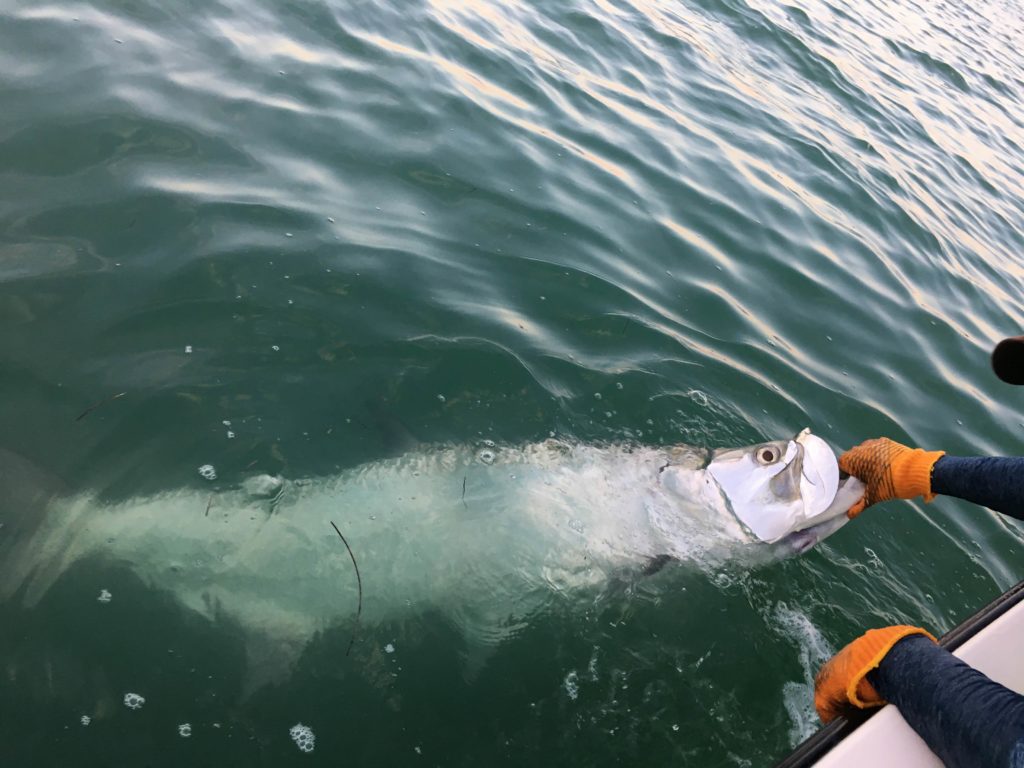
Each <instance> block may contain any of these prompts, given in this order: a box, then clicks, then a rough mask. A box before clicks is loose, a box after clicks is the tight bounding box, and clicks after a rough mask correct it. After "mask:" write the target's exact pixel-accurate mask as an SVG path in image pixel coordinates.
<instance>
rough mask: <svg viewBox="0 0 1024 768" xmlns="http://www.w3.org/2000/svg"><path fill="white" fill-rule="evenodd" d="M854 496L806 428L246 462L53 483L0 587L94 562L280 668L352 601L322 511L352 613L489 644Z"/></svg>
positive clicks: (841, 512)
mask: <svg viewBox="0 0 1024 768" xmlns="http://www.w3.org/2000/svg"><path fill="white" fill-rule="evenodd" d="M862 492H863V486H862V485H861V484H860V482H859V481H857V480H856V479H855V478H843V479H840V478H839V471H838V466H837V464H836V459H835V455H834V454H833V452H832V451H831V449H829V448H828V446H827V445H826V444H825V443H824V441H822V440H821V439H820V438H818V437H816V436H814V435H811V434H809V432H808V431H807V430H805V431H804V432H802V433H800V434H799V435H797V436H796V437H794V438H793V439H792V440H788V441H777V442H771V443H763V444H760V445H757V446H751V447H749V448H744V449H734V450H723V451H715V452H710V453H709V452H708V451H706V450H699V449H692V448H688V447H672V448H661V447H646V446H638V445H605V446H596V445H585V444H574V443H566V442H560V441H555V440H549V441H546V442H543V443H537V444H530V445H527V446H523V447H518V448H510V447H509V448H502V447H495V446H492V445H490V444H486V445H481V446H475V447H465V446H464V447H438V448H434V449H424V450H417V451H414V452H410V453H406V454H404V455H402V456H399V457H397V458H394V459H388V460H383V461H378V462H372V463H369V464H364V465H362V466H358V467H355V468H352V469H350V470H347V471H345V472H343V473H341V474H340V475H337V476H334V477H329V478H314V479H304V480H293V481H286V480H282V479H280V478H276V477H270V476H267V475H257V476H253V477H250V478H248V479H246V480H245V481H244V482H242V483H241V484H240V485H238V486H236V487H229V488H226V487H221V488H220V489H219V490H215V491H214V492H213V493H212V494H211V491H210V489H203V488H188V489H179V490H174V491H168V492H165V493H160V494H157V495H153V496H150V497H144V498H134V499H129V500H126V501H123V502H120V503H115V504H104V503H100V502H99V501H98V499H97V498H96V497H95V496H94V495H91V494H79V495H56V496H54V497H53V498H48V499H47V501H46V506H45V508H44V509H43V510H42V511H41V512H40V511H37V512H36V513H35V514H34V515H31V519H32V524H31V525H30V526H26V525H21V526H20V527H19V526H16V525H8V526H5V528H0V553H2V554H3V557H2V559H0V598H2V599H4V600H8V599H16V600H21V601H23V602H24V603H25V604H26V605H32V604H34V603H35V602H37V601H38V600H39V599H40V598H41V597H42V596H43V595H45V593H46V592H47V590H48V589H49V588H50V587H51V586H52V585H53V584H54V583H55V582H56V580H57V579H58V578H59V577H60V576H61V575H62V574H63V573H65V572H66V571H67V570H68V569H69V568H70V567H71V566H73V565H74V564H75V563H77V562H79V561H82V560H84V559H86V558H105V559H109V560H110V561H112V562H115V563H117V564H119V565H123V566H126V567H128V568H130V569H131V571H133V572H134V573H135V574H136V575H137V576H138V577H139V578H140V579H142V581H144V582H145V583H146V584H148V585H149V586H151V587H153V588H155V589H160V590H164V591H166V592H169V593H170V594H172V595H173V597H174V598H175V599H176V600H177V601H178V602H179V603H180V604H182V605H183V606H185V607H186V608H188V609H191V610H193V611H196V612H198V613H199V614H201V615H204V616H206V617H208V618H209V619H210V620H215V619H224V618H227V619H228V620H230V621H232V622H234V624H235V625H237V626H238V627H240V628H241V629H242V630H243V632H244V635H245V637H246V642H247V645H248V646H249V648H250V654H251V655H252V654H255V656H258V657H260V658H261V659H262V661H261V660H260V659H257V658H255V657H254V658H252V659H251V662H252V663H253V664H265V663H272V664H273V665H275V666H277V667H278V668H280V669H284V668H285V667H287V664H288V661H289V660H290V659H294V658H295V657H296V656H297V655H298V654H299V653H300V652H301V650H302V648H303V647H304V645H305V644H306V643H307V642H308V641H309V640H310V639H311V638H312V637H313V636H314V635H315V634H316V633H317V632H319V631H323V630H326V629H329V628H331V627H332V626H335V625H337V624H339V623H341V622H343V621H345V620H350V619H352V618H353V617H354V615H355V613H356V609H357V605H358V604H359V599H360V595H359V594H357V580H356V578H355V575H354V573H353V565H352V561H351V560H350V558H349V554H348V551H347V550H346V548H345V545H344V544H343V543H342V542H341V541H340V540H339V537H338V535H337V534H336V532H335V530H334V528H333V527H332V525H331V523H332V522H333V523H335V524H336V525H337V526H338V529H339V530H340V531H341V532H342V533H343V534H344V536H345V539H346V540H347V542H348V543H349V544H350V545H351V547H352V552H353V554H354V557H355V558H356V560H357V562H358V566H359V571H360V574H361V578H362V590H361V591H362V603H363V604H362V615H361V620H362V621H363V622H364V623H366V622H374V621H384V620H389V619H392V618H397V617H399V616H401V615H402V614H404V613H410V612H412V611H421V610H424V609H434V610H440V611H443V612H444V613H446V614H447V615H448V616H449V617H450V618H451V620H452V621H453V622H454V623H455V624H456V625H457V626H458V627H459V628H460V629H461V630H462V631H463V632H464V634H465V635H466V636H467V639H468V640H469V642H471V643H479V644H482V645H494V644H496V643H498V642H500V641H501V639H502V638H503V637H505V636H507V635H508V633H512V632H515V631H516V630H517V628H519V627H522V626H523V625H524V624H525V623H526V622H529V620H530V618H531V616H534V615H535V614H536V613H537V612H539V611H543V610H544V609H545V607H546V606H549V605H550V604H551V603H552V601H555V600H559V599H562V598H566V597H571V596H572V595H574V594H580V593H582V592H586V590H587V589H588V588H597V589H600V588H601V587H602V585H605V584H607V583H608V582H609V580H611V579H614V578H617V577H621V576H623V575H626V576H627V577H628V576H630V575H632V576H634V577H636V576H639V574H640V573H642V572H643V570H644V568H645V567H646V566H647V565H648V564H649V563H651V562H658V563H661V562H666V561H668V560H678V561H681V562H684V563H689V564H692V565H693V566H695V567H698V568H704V569H713V568H716V567H719V566H720V565H722V564H724V563H727V562H739V563H741V564H746V563H750V564H759V563H763V562H765V561H767V560H771V559H776V558H780V557H785V556H789V555H793V554H798V553H800V552H803V551H805V550H807V549H809V548H810V547H812V546H814V544H816V543H817V542H818V541H819V540H821V539H822V538H824V537H825V536H827V535H830V534H831V533H832V532H834V531H835V530H838V528H839V527H841V526H842V525H843V523H845V521H846V516H845V511H846V509H848V508H849V506H850V505H852V504H853V502H855V501H856V500H857V499H858V498H859V497H860V495H861V494H862ZM37 497H38V494H37V495H36V496H26V497H25V498H37ZM20 503H21V504H28V503H29V502H28V501H23V502H20ZM2 515H3V516H6V517H10V518H12V520H13V518H14V516H15V515H19V516H20V518H19V519H21V520H23V521H24V520H25V519H26V517H27V513H26V510H25V509H24V508H19V509H16V510H11V509H7V510H6V511H2ZM0 522H4V520H2V519H0ZM5 537H6V538H7V539H8V540H7V541H6V542H5V541H4V538H5ZM254 649H262V650H261V651H259V652H256V651H254ZM271 659H272V660H273V661H272V662H270V661H269V660H271ZM271 676H274V673H271Z"/></svg>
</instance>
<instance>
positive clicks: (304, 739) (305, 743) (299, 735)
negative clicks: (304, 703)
mask: <svg viewBox="0 0 1024 768" xmlns="http://www.w3.org/2000/svg"><path fill="white" fill-rule="evenodd" d="M288 735H289V736H291V737H292V741H294V742H295V746H297V747H298V748H299V749H300V750H301V751H302V752H312V751H313V749H314V747H315V746H316V736H314V735H313V729H312V728H310V727H309V726H308V725H303V724H302V723H296V724H295V725H293V726H292V727H291V728H290V729H289V730H288Z"/></svg>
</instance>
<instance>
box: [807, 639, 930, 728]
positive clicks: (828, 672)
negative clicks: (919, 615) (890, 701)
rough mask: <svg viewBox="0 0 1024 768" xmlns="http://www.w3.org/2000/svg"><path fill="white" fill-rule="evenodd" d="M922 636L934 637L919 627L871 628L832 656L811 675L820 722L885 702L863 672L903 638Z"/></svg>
mask: <svg viewBox="0 0 1024 768" xmlns="http://www.w3.org/2000/svg"><path fill="white" fill-rule="evenodd" d="M910 635H924V636H925V637H927V638H929V639H930V640H931V641H932V642H935V638H934V637H932V635H931V634H930V633H928V632H926V631H925V630H923V629H921V628H920V627H910V626H905V625H897V626H894V627H885V628H883V629H871V630H868V631H867V632H865V633H864V634H863V635H861V636H860V637H858V638H857V639H856V640H854V641H853V642H852V643H850V644H849V645H847V646H846V647H845V648H843V650H841V651H840V652H839V653H837V654H836V655H835V656H833V657H832V658H831V659H829V660H828V662H826V663H825V665H824V666H823V667H822V668H821V669H820V670H818V675H817V677H815V678H814V708H815V709H816V710H818V717H820V718H821V719H822V721H823V722H826V723H830V722H832V721H833V720H835V719H836V718H837V717H839V716H840V715H847V714H849V713H851V712H853V711H854V708H856V709H866V708H868V707H880V706H882V705H883V704H885V701H883V700H882V698H881V697H880V696H879V695H878V693H877V692H876V691H875V688H874V686H872V685H871V683H869V682H868V680H867V674H868V672H870V671H871V670H873V669H875V668H876V667H877V666H878V665H879V664H881V663H882V659H884V658H885V655H886V654H887V653H889V651H890V650H892V647H893V646H894V645H896V643H898V642H899V641H900V640H902V639H903V638H904V637H908V636H910Z"/></svg>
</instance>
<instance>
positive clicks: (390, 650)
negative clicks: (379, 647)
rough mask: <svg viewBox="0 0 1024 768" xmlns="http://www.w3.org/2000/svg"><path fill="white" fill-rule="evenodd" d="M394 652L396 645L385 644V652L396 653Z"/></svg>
mask: <svg viewBox="0 0 1024 768" xmlns="http://www.w3.org/2000/svg"><path fill="white" fill-rule="evenodd" d="M394 652H395V646H394V645H392V644H391V643H388V644H387V645H385V646H384V653H394Z"/></svg>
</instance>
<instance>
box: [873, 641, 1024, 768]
mask: <svg viewBox="0 0 1024 768" xmlns="http://www.w3.org/2000/svg"><path fill="white" fill-rule="evenodd" d="M868 681H869V682H870V683H871V684H872V685H873V686H874V687H875V690H876V691H878V693H879V695H880V696H882V698H884V699H885V700H886V701H888V702H890V703H892V704H895V705H896V706H897V707H898V708H899V710H900V714H901V715H903V718H904V719H905V720H906V721H907V723H909V724H910V727H911V728H913V729H914V730H915V731H917V733H918V735H920V736H921V738H922V739H924V741H925V743H926V744H928V746H929V748H931V750H932V751H933V752H934V753H935V754H936V755H937V756H938V757H939V759H941V760H942V761H943V763H945V764H946V765H947V766H949V768H961V767H962V768H1009V767H1010V766H1013V767H1014V768H1016V767H1017V765H1018V763H1016V762H1015V761H1016V760H1018V759H1019V758H1020V757H1021V756H1022V755H1024V750H1022V748H1021V745H1022V744H1024V696H1021V695H1019V694H1017V693H1014V692H1013V691H1011V690H1009V689H1008V688H1005V687H1003V686H1002V685H999V684H998V683H996V682H993V681H992V680H990V679H989V678H988V677H986V676H985V675H983V674H982V673H981V672H979V671H978V670H976V669H974V668H972V667H970V666H969V665H967V664H965V663H964V662H963V661H961V660H960V659H958V658H957V657H955V656H953V654H951V653H950V652H949V651H947V650H945V649H944V648H941V647H939V646H938V645H936V644H935V643H933V642H932V641H931V640H929V639H928V638H926V637H923V636H922V635H912V636H910V637H906V638H904V639H902V640H900V641H899V642H898V643H896V645H894V646H893V647H892V650H890V651H889V653H888V654H887V655H886V657H885V658H884V659H882V663H881V664H880V665H879V667H878V669H875V670H873V671H871V672H870V673H868Z"/></svg>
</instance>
